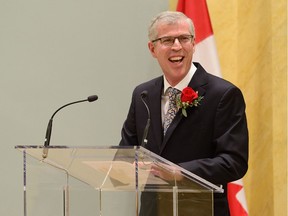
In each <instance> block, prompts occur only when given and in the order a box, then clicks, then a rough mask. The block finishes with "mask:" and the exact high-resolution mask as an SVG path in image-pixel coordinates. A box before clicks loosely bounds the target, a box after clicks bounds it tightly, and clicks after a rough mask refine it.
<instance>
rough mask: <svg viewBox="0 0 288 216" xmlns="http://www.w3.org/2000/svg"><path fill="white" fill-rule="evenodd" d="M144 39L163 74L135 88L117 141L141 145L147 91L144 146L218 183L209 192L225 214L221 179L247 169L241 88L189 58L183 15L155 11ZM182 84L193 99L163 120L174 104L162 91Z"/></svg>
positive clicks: (190, 41)
mask: <svg viewBox="0 0 288 216" xmlns="http://www.w3.org/2000/svg"><path fill="white" fill-rule="evenodd" d="M149 40H150V41H149V42H148V47H149V50H150V52H151V54H152V56H153V57H154V58H156V59H157V60H158V63H159V65H160V67H161V69H162V71H163V76H160V77H158V78H155V79H153V80H151V81H148V82H146V83H143V84H141V85H139V86H137V87H136V88H135V90H134V92H133V97H132V102H131V106H130V109H129V113H128V116H127V119H126V121H125V123H124V125H123V128H122V140H121V142H120V145H141V142H142V137H143V131H144V128H145V125H146V121H147V118H148V116H147V110H146V108H145V106H144V104H143V102H142V101H141V93H142V92H143V91H147V93H148V94H147V97H146V101H147V104H148V106H149V108H150V112H151V125H150V130H149V133H148V137H147V140H148V143H147V144H146V145H145V148H147V149H148V150H150V151H152V152H154V153H156V154H158V155H160V156H161V157H163V158H165V159H167V160H169V161H171V162H173V163H175V164H178V165H179V166H181V167H182V168H184V169H186V170H188V171H190V172H192V173H194V174H196V175H198V176H200V177H202V178H204V179H206V180H208V181H210V182H211V183H214V184H216V185H223V188H224V190H225V192H224V193H223V194H214V215H216V216H225V215H229V207H228V202H227V194H226V189H227V183H228V182H231V181H234V180H237V179H240V178H242V177H243V176H244V174H245V173H246V171H247V169H248V129H247V122H246V115H245V102H244V99H243V96H242V93H241V91H240V90H239V89H238V88H237V87H236V86H234V85H233V84H231V83H229V82H227V81H225V80H223V79H221V78H218V77H215V76H213V75H211V74H209V73H207V72H206V71H205V69H204V68H203V67H202V66H201V65H200V64H199V63H192V58H193V53H194V51H195V33H194V26H193V23H192V21H191V20H190V19H189V18H188V17H186V16H185V15H184V14H182V13H180V12H169V11H168V12H162V13H160V14H159V15H158V16H156V18H154V19H153V20H152V22H151V25H150V27H149ZM187 86H188V87H191V88H192V91H193V90H194V91H195V92H194V91H193V94H194V95H195V94H196V101H195V98H194V102H196V104H194V106H192V107H191V106H188V107H183V104H182V105H181V103H180V105H179V103H178V110H177V111H176V115H175V117H174V118H173V116H172V118H173V120H172V122H171V120H170V122H169V118H170V116H171V113H172V114H173V108H172V111H171V107H172V105H171V104H173V101H172V100H174V105H175V103H176V102H175V99H172V97H171V95H168V94H170V93H168V92H170V90H169V89H171V88H169V87H173V88H176V89H178V90H179V92H180V94H181V91H182V90H183V89H184V88H186V87H187ZM190 90H191V89H190ZM182 95H183V92H182ZM197 96H198V98H197ZM170 100H171V101H172V102H171V101H170ZM176 100H177V99H176ZM178 101H179V97H178ZM180 101H181V99H180ZM190 102H191V101H190ZM174 109H175V108H174ZM183 109H184V110H183ZM183 111H184V112H183ZM168 116H169V117H168ZM167 120H168V125H167V123H166V122H167Z"/></svg>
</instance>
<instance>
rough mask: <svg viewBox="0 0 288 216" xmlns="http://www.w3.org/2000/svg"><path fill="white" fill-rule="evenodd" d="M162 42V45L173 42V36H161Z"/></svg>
mask: <svg viewBox="0 0 288 216" xmlns="http://www.w3.org/2000/svg"><path fill="white" fill-rule="evenodd" d="M161 42H162V44H164V45H171V44H173V43H174V38H173V37H163V38H162V39H161Z"/></svg>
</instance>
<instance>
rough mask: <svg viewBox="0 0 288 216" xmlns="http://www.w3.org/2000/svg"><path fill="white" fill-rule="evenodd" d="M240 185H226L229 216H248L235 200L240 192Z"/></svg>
mask: <svg viewBox="0 0 288 216" xmlns="http://www.w3.org/2000/svg"><path fill="white" fill-rule="evenodd" d="M242 188H243V186H242V185H237V184H233V183H229V184H228V188H227V190H228V194H227V195H228V202H229V209H230V214H231V216H248V213H247V212H246V210H245V209H244V208H243V206H242V205H241V203H240V202H239V200H238V199H237V198H236V197H237V194H238V193H239V191H240V190H242Z"/></svg>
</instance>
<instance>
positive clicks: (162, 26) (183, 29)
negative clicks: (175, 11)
mask: <svg viewBox="0 0 288 216" xmlns="http://www.w3.org/2000/svg"><path fill="white" fill-rule="evenodd" d="M157 32H158V37H163V36H178V35H181V34H190V26H189V24H188V23H187V22H186V21H184V20H181V21H177V22H174V23H167V22H162V23H159V25H158V27H157Z"/></svg>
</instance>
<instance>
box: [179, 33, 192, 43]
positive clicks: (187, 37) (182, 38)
mask: <svg viewBox="0 0 288 216" xmlns="http://www.w3.org/2000/svg"><path fill="white" fill-rule="evenodd" d="M179 41H181V42H182V43H187V42H190V41H191V36H190V35H181V36H179Z"/></svg>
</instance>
